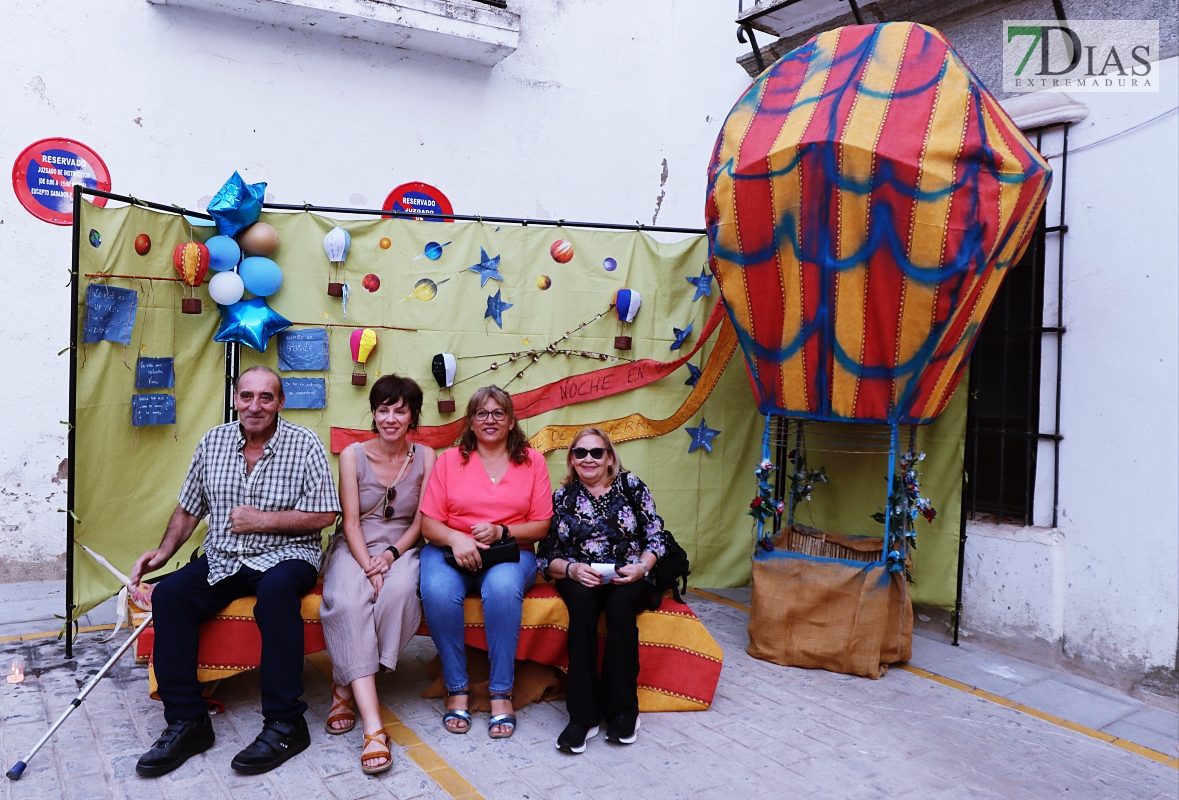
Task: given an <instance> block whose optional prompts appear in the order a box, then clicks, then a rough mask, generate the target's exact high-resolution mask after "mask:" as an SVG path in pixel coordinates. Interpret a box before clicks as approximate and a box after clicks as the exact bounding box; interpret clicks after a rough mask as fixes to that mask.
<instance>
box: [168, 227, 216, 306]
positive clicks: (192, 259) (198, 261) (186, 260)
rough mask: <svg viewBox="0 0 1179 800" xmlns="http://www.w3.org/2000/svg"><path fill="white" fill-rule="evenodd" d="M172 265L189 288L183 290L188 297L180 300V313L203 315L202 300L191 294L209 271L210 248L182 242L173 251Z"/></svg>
mask: <svg viewBox="0 0 1179 800" xmlns="http://www.w3.org/2000/svg"><path fill="white" fill-rule="evenodd" d="M172 264H173V265H174V266H175V267H176V271H177V272H179V273H180V280H181V281H182V282H183V283H184V285H185V286H186V287H188V288H186V289H182V290H181V292H182V293H185V294H186V296H184V297H182V298H181V300H180V312H181V313H182V314H199V313H201V299H200V298H199V297H194V296H192V295H191V294H189V293H191V291H192V289H193V287H196V286H200V285H201V283H202V282H204V280H205V273H207V272H208V271H209V248H207V247H205V246H204V245H203V244H201V243H200V242H182V243H180V244H178V245H176V249H175V250H173V251H172Z"/></svg>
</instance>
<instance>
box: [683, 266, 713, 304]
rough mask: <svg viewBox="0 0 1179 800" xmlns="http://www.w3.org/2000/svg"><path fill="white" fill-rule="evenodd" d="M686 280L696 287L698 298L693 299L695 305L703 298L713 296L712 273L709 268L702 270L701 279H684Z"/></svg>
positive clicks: (702, 268)
mask: <svg viewBox="0 0 1179 800" xmlns="http://www.w3.org/2000/svg"><path fill="white" fill-rule="evenodd" d="M684 280H686V281H687V282H688V283H690V284H692V285H693V286H695V287H696V296H695V297H693V298H692V302H693V303H695V302H696V301H697V300H699V299H700V298H701V297H710V296H711V295H712V273H711V272H709V271H708V269H707V268H705V267H701V268H700V277H699V278H684Z"/></svg>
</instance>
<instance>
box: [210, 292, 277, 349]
mask: <svg viewBox="0 0 1179 800" xmlns="http://www.w3.org/2000/svg"><path fill="white" fill-rule="evenodd" d="M217 310H218V311H220V312H221V327H220V328H218V329H217V333H216V334H214V336H213V341H214V342H236V343H238V344H244V345H249V346H250V347H252V348H254V349H255V350H257V351H258V352H260V353H265V352H266V343H267V342H269V341H270V337H271V336H274V334H276V333H278V332H279V331H285V330H286V329H287V328H289V327H291V325H293V324H294V323H292V322H291V321H290V320H289V319H287V318H286V317H284V316H283V315H282V314H279V313H277V312H276V311H275V310H274V309H272V308H271V307H270V306H269V305H268V304H267V302H266V299H265V298H262V297H254V298H251V299H250V300H242V301H241V302H240V303H234V304H233V305H231V306H217Z"/></svg>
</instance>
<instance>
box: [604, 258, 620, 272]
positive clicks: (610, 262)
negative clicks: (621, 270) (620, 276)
mask: <svg viewBox="0 0 1179 800" xmlns="http://www.w3.org/2000/svg"><path fill="white" fill-rule="evenodd" d="M602 269H604V270H606V271H607V272H613V271H614V270H616V269H618V262H617V261H615V260H614V259H612V258H607V259H606V260H605V261H603V262H602Z"/></svg>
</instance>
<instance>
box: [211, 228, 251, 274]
mask: <svg viewBox="0 0 1179 800" xmlns="http://www.w3.org/2000/svg"><path fill="white" fill-rule="evenodd" d="M205 247H207V248H209V269H211V270H213V271H214V272H225V271H226V270H230V269H233V268H234V267H236V266H237V265H238V262H240V261H241V260H242V249H241V248H240V247H238V244H237V242H236V241H234V240H233V237H231V236H213V237H212V238H210V239H209V240H208V241H207V242H205Z"/></svg>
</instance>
